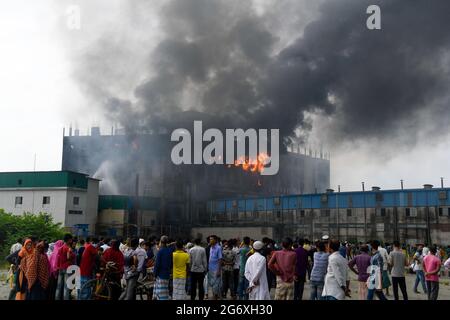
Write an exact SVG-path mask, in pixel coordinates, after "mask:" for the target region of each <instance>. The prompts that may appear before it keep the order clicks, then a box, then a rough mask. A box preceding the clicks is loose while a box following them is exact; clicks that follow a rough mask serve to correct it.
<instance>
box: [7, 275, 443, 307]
mask: <svg viewBox="0 0 450 320" xmlns="http://www.w3.org/2000/svg"><path fill="white" fill-rule="evenodd" d="M6 274H7V272H6V271H4V270H0V300H6V299H7V298H8V294H9V286H8V284H7V283H6V282H5V281H6ZM351 277H352V281H351V282H350V289H351V291H352V292H351V296H352V298H347V299H351V300H358V282H357V281H356V276H355V275H354V274H353V273H352V274H351ZM414 280H415V275H412V274H408V275H407V276H406V287H407V290H408V297H409V299H410V300H426V299H427V295H426V294H423V293H420V294H416V293H413V291H412V288H413V285H414ZM419 291H421V292H422V289H421V287H420V285H419ZM309 293H310V290H309V284H308V283H307V284H306V285H305V291H304V293H303V298H304V299H309ZM389 293H390V296H388V299H390V300H393V299H394V296H393V292H392V287H391V288H390V289H389ZM399 294H400V299H401V298H402V296H401V293H399ZM274 295H275V290H274V289H272V290H271V296H272V298H273V297H274ZM439 300H450V277H448V276H443V277H441V281H440V287H439Z"/></svg>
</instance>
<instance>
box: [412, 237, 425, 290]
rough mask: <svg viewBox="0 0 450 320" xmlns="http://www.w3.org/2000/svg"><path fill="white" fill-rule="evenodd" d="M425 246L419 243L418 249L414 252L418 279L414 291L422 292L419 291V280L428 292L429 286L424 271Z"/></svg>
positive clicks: (414, 269)
mask: <svg viewBox="0 0 450 320" xmlns="http://www.w3.org/2000/svg"><path fill="white" fill-rule="evenodd" d="M422 250H423V246H422V245H419V246H418V247H417V251H416V253H415V254H414V257H413V260H414V268H413V271H415V272H416V281H415V282H414V288H413V292H414V293H420V292H419V291H417V287H418V285H419V282H420V283H421V284H422V289H423V292H424V293H427V286H426V284H425V273H424V272H423V258H424V255H423V251H422Z"/></svg>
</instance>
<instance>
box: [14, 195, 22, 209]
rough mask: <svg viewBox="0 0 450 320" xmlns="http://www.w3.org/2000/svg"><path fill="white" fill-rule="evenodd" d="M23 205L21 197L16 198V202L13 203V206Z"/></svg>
mask: <svg viewBox="0 0 450 320" xmlns="http://www.w3.org/2000/svg"><path fill="white" fill-rule="evenodd" d="M22 203H23V197H16V201H15V205H16V207H17V206H21V205H22Z"/></svg>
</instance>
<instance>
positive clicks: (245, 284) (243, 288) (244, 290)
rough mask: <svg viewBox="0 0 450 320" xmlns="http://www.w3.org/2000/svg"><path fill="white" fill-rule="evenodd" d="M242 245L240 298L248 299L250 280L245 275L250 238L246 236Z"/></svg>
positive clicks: (240, 255) (240, 250) (240, 256)
mask: <svg viewBox="0 0 450 320" xmlns="http://www.w3.org/2000/svg"><path fill="white" fill-rule="evenodd" d="M243 240H244V241H243V244H242V247H241V248H240V249H239V285H238V295H239V300H248V293H247V288H248V285H249V282H248V280H247V278H246V277H245V265H246V263H247V260H248V253H249V252H250V238H249V237H244V239H243Z"/></svg>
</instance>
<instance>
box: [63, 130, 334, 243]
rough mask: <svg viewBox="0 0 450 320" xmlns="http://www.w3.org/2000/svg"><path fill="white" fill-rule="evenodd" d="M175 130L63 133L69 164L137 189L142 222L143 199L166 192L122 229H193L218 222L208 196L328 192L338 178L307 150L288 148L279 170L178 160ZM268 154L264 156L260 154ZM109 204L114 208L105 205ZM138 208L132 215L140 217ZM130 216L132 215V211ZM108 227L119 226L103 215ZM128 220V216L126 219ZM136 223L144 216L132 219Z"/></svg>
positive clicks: (125, 189)
mask: <svg viewBox="0 0 450 320" xmlns="http://www.w3.org/2000/svg"><path fill="white" fill-rule="evenodd" d="M167 132H168V131H167V130H162V129H157V130H154V131H147V132H140V133H134V134H128V133H127V134H125V133H124V132H120V131H119V130H115V131H114V130H112V132H111V134H109V135H102V134H101V133H100V129H99V128H92V129H91V134H90V135H86V136H82V135H79V131H76V132H75V135H72V132H71V130H70V131H69V135H67V136H66V135H65V136H64V138H63V159H62V169H63V170H73V171H77V172H83V173H86V174H89V175H91V176H93V177H94V178H98V179H101V184H100V194H102V195H114V196H118V195H121V196H129V197H133V199H135V200H134V201H131V202H130V203H131V204H127V206H124V208H125V207H127V208H128V209H129V210H128V211H129V212H135V214H134V215H136V214H137V216H138V218H136V219H134V220H136V221H145V219H142V217H140V218H139V216H142V214H145V213H143V212H140V211H141V210H140V209H139V207H140V204H139V199H146V198H147V199H149V198H151V199H155V198H156V199H159V201H158V212H159V214H158V215H156V216H155V218H152V219H151V220H152V223H151V224H149V226H148V228H147V227H146V228H140V227H141V226H139V225H137V226H135V227H134V228H131V229H130V228H128V227H127V226H126V225H127V221H125V222H122V224H121V227H120V228H122V227H123V228H124V230H126V231H124V232H123V233H122V234H124V235H125V234H127V235H133V234H137V233H138V231H140V233H141V234H143V235H147V234H152V233H156V234H159V233H167V234H170V235H172V236H177V235H188V234H190V231H191V229H192V228H194V227H201V226H203V225H205V224H208V223H209V222H210V219H209V215H208V214H207V202H208V201H209V200H211V199H219V198H229V197H249V196H269V195H270V196H272V195H285V194H303V193H320V192H324V191H325V190H326V189H327V188H328V187H329V183H330V162H329V159H328V158H327V157H326V156H325V155H324V154H323V153H319V154H313V153H312V152H309V154H308V155H307V154H302V153H300V152H298V150H299V148H296V149H294V150H296V151H297V152H293V151H288V150H283V151H282V152H281V154H280V161H279V162H280V166H279V172H278V174H277V175H273V176H264V175H261V174H260V172H259V171H260V170H261V169H262V168H261V166H260V164H259V163H258V162H257V161H256V162H252V161H250V163H248V162H247V163H246V162H245V161H244V162H243V163H242V162H241V163H239V162H236V164H234V165H225V164H224V165H207V164H202V165H174V164H173V163H172V161H171V158H170V154H171V148H172V146H173V144H174V143H172V142H171V141H170V134H168V133H167ZM260 157H263V156H262V155H260ZM105 209H108V208H106V207H105ZM134 215H133V214H131V215H130V217H133V216H134ZM125 216H127V215H125ZM101 220H102V225H103V229H104V230H106V229H111V228H112V225H111V226H108V225H107V224H108V223H107V220H108V219H107V217H106V216H104V215H102V219H101ZM121 220H122V221H123V219H121ZM129 224H130V225H136V223H129Z"/></svg>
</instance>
